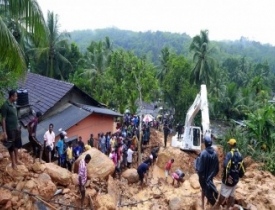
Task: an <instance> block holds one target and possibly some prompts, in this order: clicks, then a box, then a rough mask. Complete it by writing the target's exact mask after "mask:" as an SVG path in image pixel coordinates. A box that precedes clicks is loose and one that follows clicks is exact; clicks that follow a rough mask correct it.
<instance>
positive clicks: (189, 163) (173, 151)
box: [157, 147, 196, 175]
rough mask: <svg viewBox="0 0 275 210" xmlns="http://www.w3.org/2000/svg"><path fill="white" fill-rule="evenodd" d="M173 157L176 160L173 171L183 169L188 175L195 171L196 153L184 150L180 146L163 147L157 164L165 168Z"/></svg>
mask: <svg viewBox="0 0 275 210" xmlns="http://www.w3.org/2000/svg"><path fill="white" fill-rule="evenodd" d="M172 158H174V160H175V162H174V163H173V165H172V169H171V170H172V171H175V170H176V169H181V170H182V171H183V172H184V173H185V174H186V175H187V174H193V173H195V169H194V161H195V158H196V155H195V154H194V155H193V154H191V153H186V152H183V151H181V150H180V149H179V148H173V147H168V148H165V149H163V148H161V149H160V151H159V153H158V159H157V166H158V167H160V168H161V169H163V170H164V168H165V165H166V163H167V162H168V161H169V160H171V159H172ZM172 171H171V172H172Z"/></svg>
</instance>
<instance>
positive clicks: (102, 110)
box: [76, 104, 123, 116]
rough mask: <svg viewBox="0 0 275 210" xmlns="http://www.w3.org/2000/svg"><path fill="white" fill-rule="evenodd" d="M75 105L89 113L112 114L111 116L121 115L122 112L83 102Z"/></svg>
mask: <svg viewBox="0 0 275 210" xmlns="http://www.w3.org/2000/svg"><path fill="white" fill-rule="evenodd" d="M76 105H77V106H79V107H81V108H82V109H84V110H86V111H89V112H91V113H98V114H106V115H112V116H123V115H122V114H120V113H118V112H115V111H113V110H111V109H107V108H100V107H95V106H89V105H85V104H76Z"/></svg>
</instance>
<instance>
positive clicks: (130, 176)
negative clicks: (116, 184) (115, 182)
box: [121, 168, 139, 184]
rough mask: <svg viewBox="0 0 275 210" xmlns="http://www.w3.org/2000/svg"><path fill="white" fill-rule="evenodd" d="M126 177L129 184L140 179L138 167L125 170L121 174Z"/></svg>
mask: <svg viewBox="0 0 275 210" xmlns="http://www.w3.org/2000/svg"><path fill="white" fill-rule="evenodd" d="M121 176H122V177H123V178H124V179H127V181H128V183H129V184H132V183H137V182H138V181H139V176H138V173H137V169H135V168H131V169H127V170H126V171H124V172H123V173H122V175H121Z"/></svg>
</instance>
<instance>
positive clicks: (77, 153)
mask: <svg viewBox="0 0 275 210" xmlns="http://www.w3.org/2000/svg"><path fill="white" fill-rule="evenodd" d="M73 153H74V158H75V160H77V158H78V157H79V156H80V155H81V153H82V148H81V146H80V145H79V143H78V142H76V146H75V148H74V150H73Z"/></svg>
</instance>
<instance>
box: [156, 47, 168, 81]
mask: <svg viewBox="0 0 275 210" xmlns="http://www.w3.org/2000/svg"><path fill="white" fill-rule="evenodd" d="M169 55H170V52H169V49H168V47H165V48H163V49H162V50H161V55H160V68H159V71H158V73H157V78H158V79H159V81H160V84H162V82H163V80H164V77H165V75H166V74H167V73H168V70H169V69H168V61H169Z"/></svg>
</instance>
